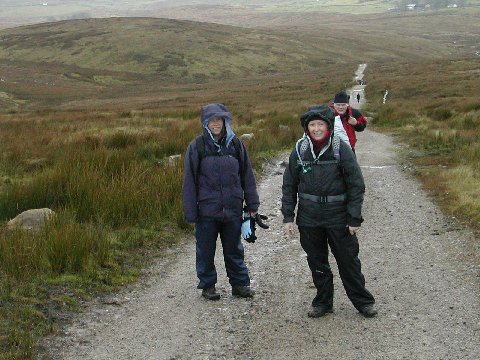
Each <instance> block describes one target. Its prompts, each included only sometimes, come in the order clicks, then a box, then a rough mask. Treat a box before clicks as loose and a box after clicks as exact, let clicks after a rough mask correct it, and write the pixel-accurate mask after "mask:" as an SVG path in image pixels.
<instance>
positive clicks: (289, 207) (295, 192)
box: [282, 106, 377, 317]
mask: <svg viewBox="0 0 480 360" xmlns="http://www.w3.org/2000/svg"><path fill="white" fill-rule="evenodd" d="M334 119H335V114H334V112H333V110H332V109H330V108H329V107H327V106H316V107H315V108H311V109H310V110H308V111H307V112H306V113H304V114H303V115H302V116H301V118H300V123H301V125H302V127H303V129H304V131H305V134H304V136H303V137H302V138H301V139H300V140H298V142H297V144H296V146H295V149H294V150H293V151H292V153H291V154H290V159H289V165H288V166H287V167H286V169H285V172H284V174H283V186H282V193H283V196H282V214H283V222H284V230H285V232H286V233H287V234H289V235H293V234H294V233H295V226H294V223H293V221H294V219H295V207H296V206H297V200H298V211H297V215H296V224H297V226H298V229H299V232H300V243H301V245H302V248H303V249H304V250H305V252H306V254H307V262H308V265H309V267H310V270H311V272H312V277H313V283H314V284H315V287H316V289H317V294H316V296H315V297H314V299H313V301H312V308H311V310H310V311H309V312H308V316H309V317H321V316H324V315H326V314H327V313H331V312H333V274H332V271H331V269H330V264H329V262H328V246H330V249H331V251H332V253H333V255H334V256H335V259H336V261H337V264H338V270H339V273H340V277H341V279H342V282H343V285H344V288H345V290H346V292H347V296H348V297H349V299H350V300H351V302H352V303H353V305H354V306H355V308H356V309H357V310H358V311H359V312H360V313H361V314H363V315H364V316H365V317H372V316H375V315H376V314H377V310H376V308H375V299H374V298H373V296H372V294H370V292H369V291H368V290H367V289H366V288H365V278H364V276H363V274H362V272H361V264H360V260H359V258H358V252H359V247H358V239H357V235H356V233H357V231H358V229H359V228H360V225H361V223H362V222H363V218H362V214H361V211H362V203H363V195H364V193H365V184H364V181H363V176H362V172H361V170H360V167H359V165H358V163H357V160H356V157H355V154H354V153H353V152H352V150H351V149H350V147H349V146H348V145H347V144H346V143H345V142H343V141H341V140H340V139H339V138H338V137H337V136H336V135H335V134H334V130H333V122H334Z"/></svg>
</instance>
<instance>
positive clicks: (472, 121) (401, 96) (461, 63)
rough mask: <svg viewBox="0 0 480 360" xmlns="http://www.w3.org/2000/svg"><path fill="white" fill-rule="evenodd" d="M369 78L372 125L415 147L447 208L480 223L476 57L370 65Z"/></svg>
mask: <svg viewBox="0 0 480 360" xmlns="http://www.w3.org/2000/svg"><path fill="white" fill-rule="evenodd" d="M380 67H381V69H382V71H378V69H379V68H380ZM367 78H368V79H369V82H368V87H367V95H366V96H367V98H368V100H369V105H368V108H367V111H371V112H372V113H374V116H373V121H372V126H373V127H374V128H375V129H378V130H385V131H388V132H391V133H393V134H395V135H397V136H398V137H399V138H400V139H401V141H403V142H405V143H407V144H408V145H409V146H410V147H411V149H413V150H415V152H416V153H415V154H414V155H409V156H410V157H411V158H412V161H413V162H414V163H415V164H416V170H417V172H418V175H419V176H420V178H421V179H422V181H423V183H424V185H425V187H426V188H427V189H429V190H430V191H431V192H432V193H434V194H436V195H437V199H438V200H439V202H440V203H441V204H442V205H443V207H444V209H446V210H447V211H448V212H449V213H451V214H454V215H456V216H458V217H460V218H462V219H463V220H464V221H467V222H470V223H471V224H473V225H474V226H475V227H476V228H477V229H478V228H480V216H479V214H480V199H479V196H478V188H480V178H479V176H478V173H479V172H478V171H479V169H480V165H479V164H480V102H479V101H478V94H479V92H480V83H479V82H478V60H477V59H475V58H472V57H461V58H457V59H445V60H437V61H432V62H430V63H429V64H425V63H423V62H409V63H403V64H402V63H398V64H390V65H387V64H371V65H370V66H369V68H368V71H367ZM385 89H388V96H387V101H386V104H384V105H383V104H382V99H383V94H384V91H385ZM407 155H408V154H407Z"/></svg>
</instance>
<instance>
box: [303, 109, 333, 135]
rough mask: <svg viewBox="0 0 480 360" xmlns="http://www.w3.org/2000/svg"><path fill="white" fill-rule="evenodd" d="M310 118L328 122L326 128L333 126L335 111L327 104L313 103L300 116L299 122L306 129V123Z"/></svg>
mask: <svg viewBox="0 0 480 360" xmlns="http://www.w3.org/2000/svg"><path fill="white" fill-rule="evenodd" d="M312 120H323V121H325V122H326V123H327V124H328V128H329V129H330V130H331V129H332V128H333V122H334V121H335V113H334V112H333V110H332V109H330V108H329V107H328V106H323V105H314V106H311V107H309V108H308V110H307V111H306V112H305V113H303V114H302V116H300V124H301V125H302V127H303V128H304V129H305V130H306V129H307V126H308V123H309V122H310V121H312Z"/></svg>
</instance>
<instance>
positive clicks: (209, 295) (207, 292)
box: [202, 286, 220, 300]
mask: <svg viewBox="0 0 480 360" xmlns="http://www.w3.org/2000/svg"><path fill="white" fill-rule="evenodd" d="M202 296H203V297H204V298H205V299H207V300H220V294H219V293H218V292H217V290H215V286H210V287H208V288H205V289H203V290H202Z"/></svg>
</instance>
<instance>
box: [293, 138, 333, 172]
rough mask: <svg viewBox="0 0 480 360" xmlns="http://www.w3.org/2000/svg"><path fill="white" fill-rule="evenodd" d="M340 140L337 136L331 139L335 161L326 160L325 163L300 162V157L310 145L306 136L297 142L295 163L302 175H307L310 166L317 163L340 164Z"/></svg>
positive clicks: (315, 161)
mask: <svg viewBox="0 0 480 360" xmlns="http://www.w3.org/2000/svg"><path fill="white" fill-rule="evenodd" d="M340 142H341V140H340V138H339V137H338V136H333V138H332V148H333V156H334V157H335V160H326V161H317V160H314V161H304V160H302V155H303V154H304V153H305V151H307V149H308V148H309V147H310V143H309V141H308V139H307V137H306V136H304V137H302V138H301V139H299V140H298V141H297V144H296V145H295V150H296V151H297V156H298V160H297V163H298V165H300V166H301V167H302V171H303V173H307V172H309V171H310V170H311V169H312V167H311V166H312V165H315V164H319V163H324V164H325V163H337V164H338V163H339V162H340Z"/></svg>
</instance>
